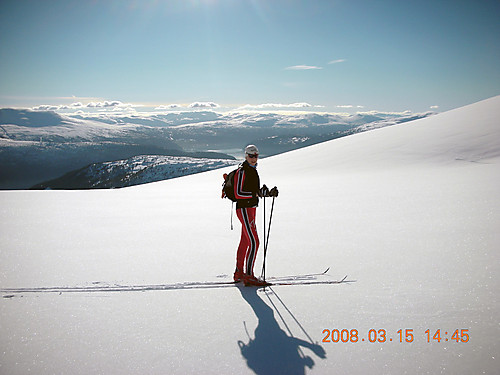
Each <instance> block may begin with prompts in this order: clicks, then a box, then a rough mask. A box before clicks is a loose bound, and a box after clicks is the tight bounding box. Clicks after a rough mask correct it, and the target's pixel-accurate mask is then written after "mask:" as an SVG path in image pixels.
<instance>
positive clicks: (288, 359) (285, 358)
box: [238, 288, 326, 375]
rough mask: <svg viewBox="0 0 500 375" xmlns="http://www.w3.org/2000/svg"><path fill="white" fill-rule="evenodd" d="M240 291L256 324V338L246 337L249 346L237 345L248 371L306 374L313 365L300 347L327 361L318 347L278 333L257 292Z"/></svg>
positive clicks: (243, 289) (263, 374)
mask: <svg viewBox="0 0 500 375" xmlns="http://www.w3.org/2000/svg"><path fill="white" fill-rule="evenodd" d="M239 289H240V292H241V295H242V296H243V298H244V299H245V301H247V302H248V304H249V305H250V306H251V307H252V309H253V311H254V312H255V315H256V316H257V318H258V320H259V323H258V326H257V328H256V329H255V338H254V339H252V338H250V335H248V336H249V342H248V344H245V343H244V342H243V341H241V340H239V341H238V346H239V347H240V350H241V354H242V356H243V357H244V358H245V359H246V361H247V365H248V367H249V368H250V369H252V370H253V371H254V372H255V373H256V374H257V375H265V374H276V375H280V374H287V375H295V374H297V375H298V374H305V367H306V366H307V367H308V368H313V366H314V361H313V359H312V358H311V357H309V356H306V355H304V353H303V351H302V349H301V347H304V348H308V349H310V350H312V351H313V352H314V354H316V355H317V356H318V357H319V358H326V353H325V350H324V349H323V347H321V345H318V344H313V343H311V342H308V341H304V340H301V339H298V338H296V337H293V336H289V335H288V334H287V333H286V332H285V331H283V330H282V329H281V327H280V326H279V325H278V322H277V321H276V319H275V317H274V311H273V309H272V308H271V307H269V306H268V305H267V304H266V303H264V301H263V300H262V299H261V298H260V296H259V295H258V294H257V288H239ZM247 334H248V332H247Z"/></svg>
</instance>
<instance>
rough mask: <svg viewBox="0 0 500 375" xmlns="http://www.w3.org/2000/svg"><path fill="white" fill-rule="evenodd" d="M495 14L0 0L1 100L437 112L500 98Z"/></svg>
mask: <svg viewBox="0 0 500 375" xmlns="http://www.w3.org/2000/svg"><path fill="white" fill-rule="evenodd" d="M499 16H500V2H499V1H498V0H491V1H490V0H480V1H478V0H473V1H463V0H444V1H439V0H434V1H426V0H418V1H401V0H398V1H377V0H369V1H368V0H366V1H364V0H329V1H327V0H288V1H285V0H265V1H264V0H107V1H104V0H88V1H86V0H76V1H75V0H53V1H50V0H45V1H42V0H31V1H29V0H1V1H0V82H1V83H0V106H2V107H5V106H18V107H25V106H28V107H31V106H37V105H41V104H45V105H61V104H66V105H68V104H71V103H75V102H78V103H82V104H83V105H86V104H88V103H89V102H92V103H104V101H108V102H111V101H118V102H121V103H130V104H132V105H143V106H145V107H147V106H151V108H155V107H158V106H160V105H164V106H168V105H171V104H174V105H178V106H182V107H187V106H188V105H189V104H191V103H194V102H198V103H208V102H210V103H215V104H212V106H217V108H218V109H219V110H227V109H235V108H240V107H242V106H246V107H245V108H252V107H254V106H255V107H258V106H260V107H261V108H262V107H266V106H263V104H269V105H268V107H273V105H274V107H273V108H278V107H277V106H276V105H277V104H282V105H283V106H282V107H283V108H287V109H293V108H294V106H295V107H297V108H299V107H303V109H306V110H314V111H330V112H339V111H340V112H342V111H351V112H355V111H370V110H378V111H404V110H411V111H414V112H422V111H428V110H430V109H431V107H438V109H437V110H438V111H444V110H448V109H452V108H456V107H460V106H463V105H466V104H470V103H473V102H476V101H479V100H482V99H485V98H488V97H491V96H495V95H499V94H500V69H499V66H500V23H499V22H498V19H499ZM294 103H307V104H294ZM182 107H181V108H182Z"/></svg>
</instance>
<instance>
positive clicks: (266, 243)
mask: <svg viewBox="0 0 500 375" xmlns="http://www.w3.org/2000/svg"><path fill="white" fill-rule="evenodd" d="M274 198H276V197H274V196H273V202H272V204H271V215H270V217H269V227H268V229H267V237H266V232H265V229H266V228H265V221H264V263H263V264H262V275H261V276H262V279H263V280H264V281H265V280H266V256H267V247H268V245H269V234H270V233H271V221H272V220H273V211H274ZM265 202H266V200H265V199H264V214H265V209H266V203H265ZM264 219H265V218H264Z"/></svg>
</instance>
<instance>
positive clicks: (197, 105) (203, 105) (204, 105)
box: [188, 102, 220, 108]
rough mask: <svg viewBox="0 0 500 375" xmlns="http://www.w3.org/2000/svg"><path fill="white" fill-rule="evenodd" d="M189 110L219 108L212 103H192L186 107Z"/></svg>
mask: <svg viewBox="0 0 500 375" xmlns="http://www.w3.org/2000/svg"><path fill="white" fill-rule="evenodd" d="M188 107H189V108H218V107H220V106H219V105H218V104H217V103H214V102H194V103H191V104H190V105H188Z"/></svg>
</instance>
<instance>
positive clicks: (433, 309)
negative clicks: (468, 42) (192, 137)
mask: <svg viewBox="0 0 500 375" xmlns="http://www.w3.org/2000/svg"><path fill="white" fill-rule="evenodd" d="M499 118H500V97H495V98H492V99H489V100H486V101H483V102H480V103H476V104H473V105H470V106H467V107H464V108H459V109H457V110H454V111H450V112H447V113H443V114H440V115H437V116H433V117H430V118H426V119H422V120H417V121H413V122H408V123H405V124H401V125H397V126H393V127H387V128H383V129H378V130H373V131H370V132H365V133H361V134H356V135H352V136H349V137H344V138H341V139H337V140H333V141H330V142H326V143H322V144H318V145H315V146H311V147H308V148H304V149H301V150H296V151H292V152H289V153H286V154H282V155H278V156H275V157H271V158H266V159H263V160H261V162H260V164H259V174H260V176H261V181H262V182H263V183H266V184H267V185H268V186H274V185H277V186H278V187H279V189H280V196H279V197H278V198H277V200H276V201H275V207H274V213H273V221H272V229H271V234H270V241H269V249H268V259H267V274H268V275H289V274H298V273H304V272H305V273H308V272H318V271H323V270H324V269H325V268H326V267H328V266H330V267H331V270H330V271H329V274H330V276H329V277H331V278H332V279H340V278H342V277H344V275H346V274H347V275H348V280H351V281H355V282H352V283H348V284H339V285H314V286H286V287H285V286H284V287H273V288H271V289H268V290H266V291H258V292H257V291H256V289H254V288H239V287H231V288H219V289H197V290H167V291H165V290H153V291H149V292H87V293H62V294H61V295H59V294H57V293H43V292H41V293H35V294H32V293H28V292H24V293H8V292H7V291H5V288H29V287H44V286H50V287H54V286H86V285H87V286H95V285H104V286H106V285H115V284H120V285H145V284H165V283H175V282H179V281H196V280H225V279H228V278H229V277H230V275H231V274H232V271H233V270H234V257H235V250H236V246H237V242H238V240H239V224H238V225H236V228H237V229H238V230H235V231H233V232H231V231H230V230H229V227H230V223H229V221H230V204H229V203H228V202H227V201H226V200H221V199H220V185H221V182H222V178H221V174H222V172H224V171H228V170H230V168H227V169H223V170H218V171H210V172H206V173H201V174H198V175H192V176H186V177H182V178H178V179H173V180H169V181H164V182H158V183H153V184H147V185H142V186H137V187H130V188H126V189H120V190H107V191H102V190H99V191H86V192H69V191H64V192H57V191H45V192H40V191H38V192H35V191H33V192H31V191H30V192H21V191H16V192H0V202H1V204H0V206H1V207H2V209H1V210H0V220H1V227H2V232H3V233H6V235H3V236H2V240H1V249H2V251H1V252H0V285H1V288H2V289H3V293H2V295H3V297H4V298H2V299H1V300H0V306H1V309H0V314H1V316H0V322H1V323H0V337H1V345H2V346H1V348H0V359H1V360H0V366H1V367H0V372H1V373H8V374H23V373H27V372H32V373H37V374H49V373H72V374H100V373H102V374H144V373H148V374H164V373H169V374H194V373H200V372H203V373H205V374H235V373H238V374H253V373H256V374H280V373H281V374H303V373H314V374H316V373H317V374H331V373H341V374H367V373H370V374H404V373H407V374H436V373H443V374H473V373H474V374H475V373H479V374H481V373H485V374H496V373H498V368H499V366H498V358H499V354H500V353H499V343H498V337H497V336H498V334H499V333H500V332H499V322H498V316H500V303H499V301H498V292H499V281H498V276H497V275H498V274H499V272H500V267H499V264H500V263H499V260H500V259H499V254H498V249H499V244H500V232H499V231H498V228H499V224H500V198H499V197H500V168H499V163H500V132H499V128H500V124H499V120H498V119H499ZM269 205H270V201H269V200H267V202H266V209H267V214H269ZM262 211H263V204H262V202H261V205H260V208H259V211H258V223H257V225H258V228H259V231H260V234H261V237H262ZM259 254H260V255H259V257H258V259H257V262H256V264H257V265H258V266H257V267H256V268H257V272H259V266H260V264H262V251H260V253H259ZM224 275H227V276H224ZM218 276H219V277H218ZM152 289H155V288H152ZM5 297H9V298H5ZM354 329H355V330H357V334H358V336H357V340H356V336H355V335H354V334H355V333H356V332H355V331H352V330H354ZM326 330H330V331H334V332H336V331H335V330H339V332H342V330H348V332H346V331H344V333H343V334H344V336H343V337H344V338H347V333H349V337H348V338H349V340H348V341H349V342H342V340H339V341H338V342H336V343H334V342H323V339H324V338H325V337H326V336H327V331H326ZM437 330H440V332H439V333H440V336H441V340H440V341H439V342H438V341H437V335H435V333H436V331H437ZM457 330H458V331H457ZM455 332H457V334H456V335H454V333H455ZM429 336H430V337H429ZM433 336H435V337H436V339H433ZM334 337H336V336H334ZM400 338H402V340H400ZM373 339H375V342H370V340H371V341H373ZM406 339H408V340H409V341H412V342H406ZM428 339H429V340H428ZM456 339H458V341H459V342H456ZM327 341H328V340H327ZM330 341H331V338H330ZM344 341H345V340H344ZM400 341H402V342H400ZM428 341H430V342H428ZM62 348H64V351H63V352H62V350H63V349H62Z"/></svg>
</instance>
